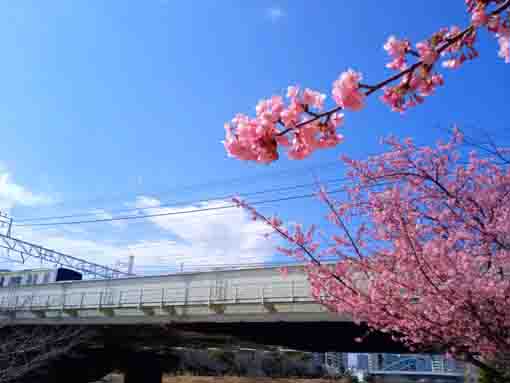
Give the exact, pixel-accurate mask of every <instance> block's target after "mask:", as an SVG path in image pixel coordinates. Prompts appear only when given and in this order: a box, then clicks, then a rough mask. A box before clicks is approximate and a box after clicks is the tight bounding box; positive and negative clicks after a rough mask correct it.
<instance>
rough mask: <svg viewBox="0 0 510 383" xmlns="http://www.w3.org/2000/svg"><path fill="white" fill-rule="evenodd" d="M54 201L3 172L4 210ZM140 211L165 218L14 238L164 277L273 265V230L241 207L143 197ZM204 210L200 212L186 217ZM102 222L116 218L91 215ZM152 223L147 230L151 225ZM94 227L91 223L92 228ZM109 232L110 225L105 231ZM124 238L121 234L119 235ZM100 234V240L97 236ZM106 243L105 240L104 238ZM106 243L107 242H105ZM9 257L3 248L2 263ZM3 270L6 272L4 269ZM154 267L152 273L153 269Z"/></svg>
mask: <svg viewBox="0 0 510 383" xmlns="http://www.w3.org/2000/svg"><path fill="white" fill-rule="evenodd" d="M52 202H54V199H52V198H51V197H50V196H46V195H42V194H35V193H33V192H31V191H29V190H27V189H26V188H25V187H24V186H21V185H18V184H16V183H13V182H11V180H10V178H9V174H8V173H5V172H4V173H2V172H1V171H0V209H4V210H6V209H12V208H14V207H15V206H18V205H23V206H37V205H45V204H51V203H52ZM127 205H129V206H131V207H134V208H136V209H146V208H155V209H151V210H139V211H138V214H139V215H141V214H167V215H159V216H154V217H150V218H148V219H147V220H134V221H130V223H131V222H132V225H133V226H135V224H136V223H145V225H142V226H139V227H138V228H141V230H138V228H137V229H136V230H135V231H134V232H136V236H137V237H136V238H134V239H133V238H132V237H128V235H131V234H132V233H133V232H131V231H129V230H127V229H131V227H132V225H131V224H130V225H129V227H127V225H128V224H127V221H111V222H110V223H109V224H110V225H111V226H113V227H115V228H123V229H126V230H123V231H122V232H120V231H119V230H115V231H111V233H109V232H100V233H98V232H97V230H96V229H97V227H96V226H87V225H84V226H73V225H69V226H53V227H43V228H41V227H30V226H14V227H13V230H14V231H13V236H14V237H15V238H20V239H23V240H25V241H28V242H31V243H34V244H38V245H40V246H44V247H46V248H49V249H52V250H56V251H59V252H62V253H65V254H69V255H73V256H75V257H78V258H83V259H86V260H89V261H91V262H96V263H99V264H102V265H109V266H114V265H116V264H117V263H118V262H119V261H123V262H124V263H125V261H126V260H127V258H128V256H130V255H134V256H135V270H137V271H138V272H140V271H141V272H143V271H147V270H151V272H154V273H157V272H164V271H165V270H168V271H172V270H175V269H179V268H180V267H181V265H182V264H183V265H184V268H185V269H188V268H190V267H193V266H209V265H232V264H234V265H235V264H242V263H261V262H265V261H270V260H271V258H272V257H273V255H274V254H275V245H276V242H275V241H276V239H274V238H270V239H266V238H264V234H266V233H268V232H269V231H270V229H269V228H268V227H267V226H266V225H265V224H263V223H262V222H259V221H253V220H252V219H251V217H250V216H249V214H248V213H247V212H246V211H245V210H243V209H240V208H229V206H231V205H232V203H231V202H228V201H216V202H203V203H199V204H195V205H189V206H181V207H161V203H160V201H159V200H158V199H156V198H151V197H147V196H139V197H138V198H137V199H136V201H135V202H132V203H130V204H127ZM197 209H202V210H204V209H205V210H204V211H201V212H198V213H184V212H189V211H190V210H197ZM91 212H92V213H93V214H94V215H95V216H96V217H97V218H99V219H111V218H113V215H112V213H110V212H108V211H107V210H103V209H95V210H92V211H91ZM147 223H148V225H147ZM91 225H92V224H91ZM103 227H107V226H103ZM121 233H122V234H121ZM99 235H100V236H99ZM100 238H102V239H100ZM104 238H109V239H107V240H105V239H104ZM4 256H6V253H5V249H0V259H1V258H2V257H4ZM41 266H42V265H41V264H40V263H39V261H37V260H29V261H28V262H27V263H26V264H24V265H21V266H19V265H16V264H15V263H10V266H9V267H10V268H28V267H41ZM1 267H2V268H3V267H5V266H4V264H2V265H1ZM149 267H150V268H149Z"/></svg>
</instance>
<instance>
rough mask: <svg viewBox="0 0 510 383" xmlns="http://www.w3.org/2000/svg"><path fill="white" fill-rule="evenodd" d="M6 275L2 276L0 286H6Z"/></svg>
mask: <svg viewBox="0 0 510 383" xmlns="http://www.w3.org/2000/svg"><path fill="white" fill-rule="evenodd" d="M4 281H5V277H0V287H4Z"/></svg>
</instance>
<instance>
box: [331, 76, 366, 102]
mask: <svg viewBox="0 0 510 383" xmlns="http://www.w3.org/2000/svg"><path fill="white" fill-rule="evenodd" d="M361 78H362V76H361V73H359V72H355V71H354V70H352V69H349V70H347V71H345V72H343V73H342V74H341V75H340V78H339V79H338V80H336V81H335V82H334V83H333V91H332V94H333V99H334V100H335V102H336V103H337V105H340V106H342V107H343V108H346V109H352V110H356V111H357V110H361V109H362V108H363V106H364V99H365V95H364V93H363V92H362V91H361V90H360V88H359V82H360V81H361Z"/></svg>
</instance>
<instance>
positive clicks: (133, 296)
mask: <svg viewBox="0 0 510 383" xmlns="http://www.w3.org/2000/svg"><path fill="white" fill-rule="evenodd" d="M25 290H26V289H19V290H16V289H14V290H11V293H10V295H8V296H7V295H4V296H2V298H1V299H0V309H2V310H4V311H23V310H29V311H37V310H63V309H64V310H65V309H69V310H77V309H96V308H99V309H101V308H128V307H154V306H161V307H163V306H191V305H219V304H242V303H247V304H249V303H261V304H267V303H281V302H312V301H313V298H312V297H311V295H310V293H309V286H308V283H306V282H304V281H294V280H292V281H284V282H274V283H271V284H270V285H267V284H260V283H259V284H257V283H247V284H234V285H232V286H220V287H218V286H214V285H211V286H187V287H184V288H172V287H162V288H151V287H149V288H140V289H119V288H110V289H103V290H95V291H83V292H70V293H65V292H63V293H60V294H49V295H45V294H38V293H37V288H36V287H34V288H33V289H30V291H25ZM63 291H64V290H63Z"/></svg>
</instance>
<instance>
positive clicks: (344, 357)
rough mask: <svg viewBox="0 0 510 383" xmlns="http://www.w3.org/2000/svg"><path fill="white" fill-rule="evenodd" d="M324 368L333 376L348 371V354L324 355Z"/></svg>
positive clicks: (328, 353) (334, 353)
mask: <svg viewBox="0 0 510 383" xmlns="http://www.w3.org/2000/svg"><path fill="white" fill-rule="evenodd" d="M324 366H325V367H326V370H328V372H329V373H331V374H339V373H342V372H343V371H345V370H346V369H347V366H348V354H347V353H344V352H326V353H324Z"/></svg>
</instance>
